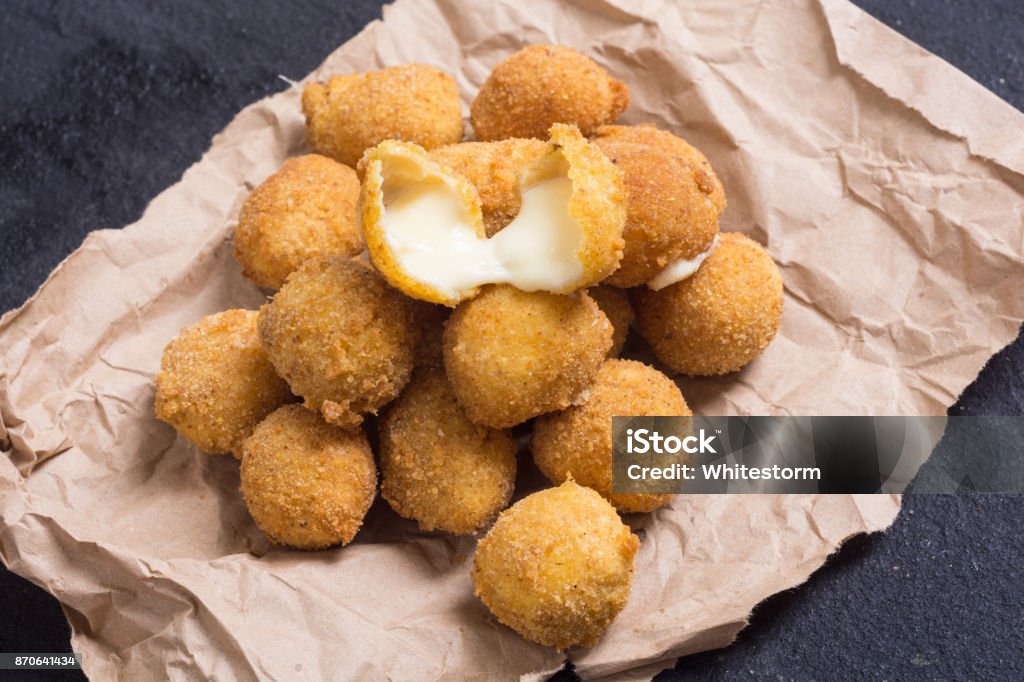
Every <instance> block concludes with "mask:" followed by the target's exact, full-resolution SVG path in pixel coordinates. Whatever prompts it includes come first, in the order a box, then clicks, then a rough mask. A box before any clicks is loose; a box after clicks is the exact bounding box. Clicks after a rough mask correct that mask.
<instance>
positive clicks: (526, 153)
mask: <svg viewBox="0 0 1024 682" xmlns="http://www.w3.org/2000/svg"><path fill="white" fill-rule="evenodd" d="M545 151H547V145H546V144H545V143H544V142H543V141H541V140H537V139H533V138H512V139H509V140H499V141H497V142H461V143H459V144H451V145H447V146H444V147H438V148H436V149H432V150H431V151H430V158H432V159H434V161H437V162H438V163H439V164H441V165H442V166H444V167H445V168H446V169H447V170H449V171H451V172H453V173H457V174H459V175H461V176H462V177H464V178H466V179H467V180H469V182H470V183H471V184H472V185H473V186H474V187H476V191H477V193H479V195H480V208H481V209H482V210H483V213H484V228H485V229H486V230H487V236H488V237H491V236H493V235H494V234H495V233H497V232H498V231H500V230H501V228H503V227H505V226H506V225H508V224H509V223H510V222H512V220H513V218H515V217H516V215H518V213H519V207H520V205H521V197H520V193H519V176H520V174H521V173H522V171H523V169H524V168H526V167H527V166H529V165H530V164H532V163H534V162H536V161H537V160H538V159H540V157H542V156H543V155H544V152H545Z"/></svg>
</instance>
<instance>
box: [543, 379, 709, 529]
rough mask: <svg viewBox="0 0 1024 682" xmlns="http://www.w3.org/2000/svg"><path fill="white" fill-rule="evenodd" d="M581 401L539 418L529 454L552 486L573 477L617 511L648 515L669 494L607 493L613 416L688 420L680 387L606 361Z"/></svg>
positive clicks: (610, 463)
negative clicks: (599, 495) (675, 417)
mask: <svg viewBox="0 0 1024 682" xmlns="http://www.w3.org/2000/svg"><path fill="white" fill-rule="evenodd" d="M586 396H587V397H586V402H584V403H583V404H581V405H574V406H572V407H569V408H567V409H565V410H563V411H561V412H555V413H552V414H547V415H544V416H542V417H539V418H538V419H537V421H536V422H535V423H534V427H533V438H532V439H531V441H530V450H531V451H532V452H533V461H534V462H536V464H537V468H539V469H540V470H541V471H542V472H543V473H544V475H545V476H547V477H548V478H549V479H550V480H551V481H552V482H553V483H555V484H556V485H557V484H559V483H562V482H563V481H566V480H568V479H573V480H575V481H576V482H577V483H579V484H580V485H584V486H587V487H588V488H593V489H594V490H596V491H597V492H598V493H600V494H601V495H602V496H603V497H604V498H605V499H607V500H608V501H609V502H611V503H612V504H613V505H614V506H615V508H616V509H618V510H619V511H620V512H649V511H653V510H655V509H657V508H658V507H662V506H664V505H666V504H668V502H669V501H670V500H671V499H672V496H671V495H642V494H628V495H627V494H616V493H613V492H612V417H616V416H619V417H660V416H665V417H669V416H689V415H691V414H692V412H691V411H690V408H689V407H688V406H687V404H686V401H685V400H683V394H682V393H680V392H679V387H677V386H676V385H675V383H673V381H672V380H671V379H669V378H668V377H667V376H665V375H664V374H662V373H661V372H659V371H658V370H656V369H654V368H653V367H648V366H647V365H645V364H643V363H642V362H636V361H635V360H616V359H612V360H606V361H605V363H604V364H603V365H601V371H599V372H598V373H597V378H595V379H594V382H593V383H592V384H591V385H590V388H589V389H587V393H586Z"/></svg>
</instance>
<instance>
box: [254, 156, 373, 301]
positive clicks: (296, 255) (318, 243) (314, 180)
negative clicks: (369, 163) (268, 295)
mask: <svg viewBox="0 0 1024 682" xmlns="http://www.w3.org/2000/svg"><path fill="white" fill-rule="evenodd" d="M358 199H359V180H358V179H356V173H355V171H353V170H352V169H351V168H349V167H348V166H345V165H343V164H340V163H338V162H337V161H332V160H331V159H328V158H327V157H325V156H320V155H318V154H307V155H305V156H299V157H296V158H294V159H288V160H287V161H285V162H284V165H283V166H281V169H280V170H279V171H277V172H276V173H274V174H273V175H271V176H270V177H269V178H267V179H266V180H264V181H263V183H262V184H260V185H259V186H258V187H257V188H256V189H254V190H253V191H252V193H251V194H250V195H249V198H248V199H246V201H245V203H244V204H243V205H242V210H241V212H240V213H239V216H238V228H237V229H236V230H235V258H236V259H237V260H238V263H239V264H240V265H241V266H242V274H244V275H245V276H246V277H248V278H249V279H251V280H252V281H253V282H255V283H256V284H257V285H259V286H261V287H266V288H268V289H280V288H281V285H282V284H284V281H285V279H286V278H287V277H288V275H290V274H292V272H294V271H295V270H297V269H298V267H299V266H300V265H302V264H303V263H304V262H305V261H306V260H308V259H310V258H313V257H315V256H332V255H340V256H355V255H357V254H358V253H359V252H360V251H362V250H363V238H362V235H361V234H360V232H359V226H358V225H357V224H356V200H358Z"/></svg>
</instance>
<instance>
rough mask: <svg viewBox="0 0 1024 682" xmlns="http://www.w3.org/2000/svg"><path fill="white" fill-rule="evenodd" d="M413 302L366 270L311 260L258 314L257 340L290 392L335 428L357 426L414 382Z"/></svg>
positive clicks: (345, 262)
mask: <svg viewBox="0 0 1024 682" xmlns="http://www.w3.org/2000/svg"><path fill="white" fill-rule="evenodd" d="M411 318H412V313H411V311H410V310H409V301H408V299H406V298H405V297H404V296H402V295H401V294H399V293H398V292H397V291H395V290H393V289H391V288H389V287H388V286H387V285H386V284H385V283H384V280H382V279H381V278H380V276H379V275H377V273H375V272H374V271H373V270H371V269H370V268H369V267H368V266H365V265H363V264H362V263H359V262H357V261H354V260H350V259H347V258H343V257H341V256H328V257H323V258H313V259H310V260H308V261H306V262H305V263H304V264H303V265H302V267H300V268H299V269H298V270H296V271H295V272H293V273H292V274H291V276H289V277H288V281H286V282H285V284H284V286H283V287H281V290H280V291H278V292H277V295H276V296H274V298H273V300H271V302H270V303H268V304H266V305H264V306H263V307H262V308H260V321H259V328H260V338H261V339H262V341H263V346H264V348H266V349H267V354H268V355H269V357H270V361H271V362H272V363H273V364H274V367H275V368H276V369H277V371H278V373H279V374H280V375H281V376H282V377H284V378H285V380H286V381H287V382H288V385H289V386H291V389H292V391H293V392H294V393H295V394H296V395H299V396H301V397H302V398H303V399H305V402H306V406H307V407H309V408H310V409H315V410H320V412H322V413H323V415H324V418H325V419H326V420H327V421H328V422H330V423H331V424H337V425H339V426H345V427H352V426H357V425H358V424H360V423H361V422H362V419H363V415H364V414H366V413H368V412H376V410H377V408H379V407H381V406H383V405H385V404H387V403H389V402H390V401H391V400H393V399H394V398H395V397H396V396H397V395H398V393H399V391H401V390H402V388H403V387H404V386H405V384H406V382H407V381H408V380H409V375H410V373H411V372H412V366H413V344H414V343H415V341H416V333H415V331H414V330H413V325H412V319H411Z"/></svg>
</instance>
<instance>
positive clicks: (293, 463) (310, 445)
mask: <svg viewBox="0 0 1024 682" xmlns="http://www.w3.org/2000/svg"><path fill="white" fill-rule="evenodd" d="M241 481H242V496H243V497H244V498H245V505H246V507H248V509H249V513H250V514H251V515H252V518H253V520H254V521H256V525H257V526H259V528H260V530H262V531H263V533H264V534H265V535H266V536H267V537H268V538H270V539H271V540H272V541H273V542H275V543H277V544H280V545H287V546H289V547H296V548H298V549H322V548H325V547H331V546H334V545H345V544H348V543H349V542H351V541H352V538H353V537H355V534H356V532H358V531H359V527H360V526H362V524H363V518H364V517H365V516H366V512H367V511H369V509H370V505H371V504H372V503H373V498H374V495H375V493H376V487H377V469H376V467H375V466H374V463H373V453H372V452H371V451H370V445H369V443H367V440H366V434H364V433H363V431H362V430H361V429H351V430H345V429H342V428H339V427H337V426H332V425H330V424H328V423H327V422H325V421H324V420H323V419H322V418H321V416H320V415H319V414H317V413H316V412H313V411H312V410H308V409H306V408H305V407H302V406H301V405H286V406H285V407H282V408H281V409H279V410H277V411H275V412H273V413H272V414H270V415H269V416H268V417H267V418H266V419H265V420H263V421H262V422H261V423H260V424H259V426H257V427H256V430H255V431H253V433H252V435H251V436H249V437H248V438H247V439H246V440H245V442H244V443H243V445H242V468H241Z"/></svg>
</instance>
